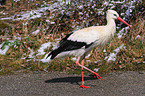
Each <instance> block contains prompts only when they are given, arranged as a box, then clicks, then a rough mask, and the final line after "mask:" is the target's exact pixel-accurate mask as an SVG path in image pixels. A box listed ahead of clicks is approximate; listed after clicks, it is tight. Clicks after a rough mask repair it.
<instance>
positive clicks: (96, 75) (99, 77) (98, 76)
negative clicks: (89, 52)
mask: <svg viewBox="0 0 145 96" xmlns="http://www.w3.org/2000/svg"><path fill="white" fill-rule="evenodd" d="M94 74H95V76H94V77H95V78H96V77H97V78H98V79H99V80H103V79H102V78H101V76H100V75H98V74H97V73H95V72H94Z"/></svg>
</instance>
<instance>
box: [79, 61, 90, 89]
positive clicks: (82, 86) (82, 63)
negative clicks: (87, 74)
mask: <svg viewBox="0 0 145 96" xmlns="http://www.w3.org/2000/svg"><path fill="white" fill-rule="evenodd" d="M81 65H82V66H84V59H83V60H82V62H81ZM83 69H84V68H83V67H82V85H80V86H79V87H81V88H90V87H89V86H84V83H85V82H84V76H83Z"/></svg>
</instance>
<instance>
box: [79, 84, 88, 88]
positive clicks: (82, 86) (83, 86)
mask: <svg viewBox="0 0 145 96" xmlns="http://www.w3.org/2000/svg"><path fill="white" fill-rule="evenodd" d="M79 88H90V87H89V86H85V85H80V86H79Z"/></svg>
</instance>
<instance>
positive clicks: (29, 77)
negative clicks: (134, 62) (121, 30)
mask: <svg viewBox="0 0 145 96" xmlns="http://www.w3.org/2000/svg"><path fill="white" fill-rule="evenodd" d="M102 78H103V80H98V79H95V78H93V76H92V75H85V85H88V86H90V87H91V88H89V89H82V88H79V85H80V84H81V75H68V74H66V73H62V72H61V73H60V72H49V73H39V72H38V73H35V74H32V73H31V74H30V73H29V74H18V75H5V76H2V75H1V76H0V96H145V72H144V71H142V72H119V73H109V74H107V75H102Z"/></svg>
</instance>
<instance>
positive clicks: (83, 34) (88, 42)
mask: <svg viewBox="0 0 145 96" xmlns="http://www.w3.org/2000/svg"><path fill="white" fill-rule="evenodd" d="M106 19H107V25H105V26H92V27H88V28H84V29H81V30H78V31H75V32H73V33H70V34H68V35H67V36H66V37H65V38H63V39H62V40H61V41H60V45H59V47H58V48H57V49H55V50H53V51H52V52H51V53H50V54H49V55H48V56H47V57H46V59H47V58H50V59H55V58H60V57H68V56H76V57H78V60H77V61H76V64H77V65H79V66H81V67H82V70H83V68H85V69H86V70H88V71H90V72H92V73H94V74H95V75H96V76H97V77H98V79H102V78H101V77H100V76H99V75H98V74H97V73H95V72H94V71H92V70H90V69H88V68H87V67H85V66H84V59H85V56H86V55H88V54H89V53H90V51H91V50H92V49H93V48H94V47H103V46H104V45H105V44H106V43H107V42H108V41H109V40H111V38H112V37H113V36H114V33H115V32H116V24H115V19H117V20H119V21H121V22H123V23H125V24H126V25H128V26H130V25H129V24H128V23H126V22H125V21H124V20H123V19H121V18H120V17H119V14H118V13H117V12H116V11H114V10H108V11H107V16H106ZM79 61H81V64H79ZM80 87H83V88H88V87H87V86H84V80H83V71H82V85H81V86H80Z"/></svg>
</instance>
